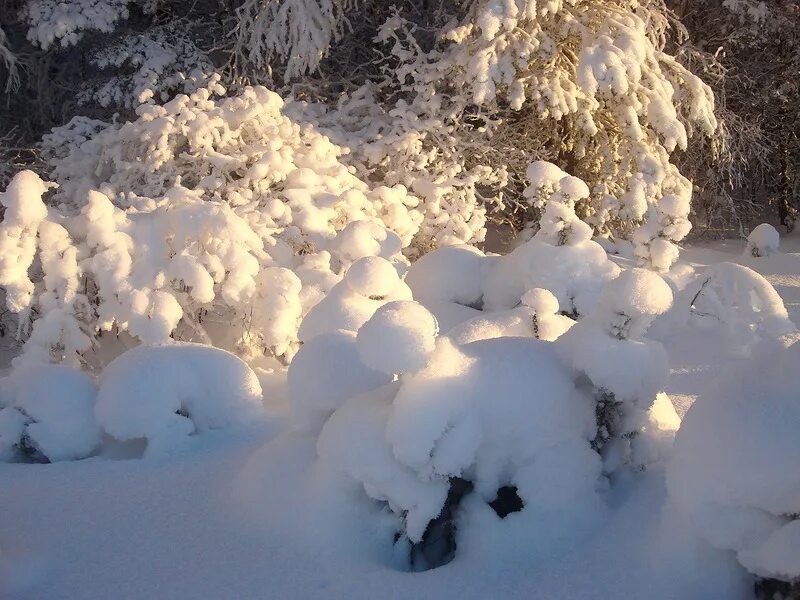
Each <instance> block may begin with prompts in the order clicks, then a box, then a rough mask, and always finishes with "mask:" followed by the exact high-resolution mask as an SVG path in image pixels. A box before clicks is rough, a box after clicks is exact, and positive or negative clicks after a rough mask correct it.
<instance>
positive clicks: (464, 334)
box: [447, 288, 575, 345]
mask: <svg viewBox="0 0 800 600" xmlns="http://www.w3.org/2000/svg"><path fill="white" fill-rule="evenodd" d="M520 302H521V305H520V306H518V307H516V308H512V309H510V310H501V311H499V312H484V313H482V314H481V315H479V316H476V317H472V318H471V319H468V320H466V321H464V322H462V323H460V324H458V325H456V326H455V327H452V328H451V329H449V330H448V331H447V337H449V338H450V339H451V340H453V342H455V343H456V344H459V345H463V344H468V343H470V342H475V341H478V340H488V339H492V338H498V337H507V336H512V337H534V338H537V339H540V340H545V341H548V342H552V341H555V340H556V339H557V338H558V337H559V336H561V335H562V334H563V333H564V332H565V331H567V330H568V329H569V328H570V327H572V326H573V325H575V321H574V320H572V319H571V318H570V317H568V316H566V315H562V314H560V313H559V312H558V311H559V307H558V300H557V299H556V297H555V296H554V295H553V293H552V292H550V291H549V290H545V289H542V288H533V289H531V290H528V291H527V292H525V294H523V296H522V299H521V300H520Z"/></svg>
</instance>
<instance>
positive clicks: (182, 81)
mask: <svg viewBox="0 0 800 600" xmlns="http://www.w3.org/2000/svg"><path fill="white" fill-rule="evenodd" d="M91 63H92V64H93V65H94V66H96V67H98V68H99V69H101V70H103V71H107V72H109V73H110V76H109V77H108V79H106V80H105V81H100V82H97V83H89V84H87V85H86V86H84V89H83V90H82V91H81V93H80V94H79V95H78V101H79V102H80V103H82V104H86V103H88V102H90V101H92V102H96V103H97V104H99V105H100V106H103V107H107V106H122V107H125V108H135V107H136V106H138V105H139V104H143V103H144V102H148V101H151V100H154V101H156V102H163V101H165V100H168V99H169V98H170V97H171V96H174V95H175V93H176V92H181V93H185V94H190V93H192V92H194V91H196V90H197V89H198V88H200V87H203V86H204V85H206V83H207V82H208V81H209V80H210V79H211V76H212V73H213V71H214V66H213V65H212V64H211V61H210V59H209V58H208V56H207V55H206V54H205V52H203V51H202V50H200V49H199V48H198V47H197V46H196V45H195V44H194V42H192V40H191V39H190V38H189V36H188V35H187V33H186V32H185V31H180V30H179V29H178V26H177V25H176V26H174V27H171V26H164V27H152V28H150V29H148V30H147V31H145V32H143V33H141V34H136V35H126V36H123V38H122V39H121V40H120V41H119V42H118V43H116V44H114V45H112V46H109V47H106V48H103V49H102V50H100V52H98V53H97V54H95V55H94V56H93V57H92V59H91Z"/></svg>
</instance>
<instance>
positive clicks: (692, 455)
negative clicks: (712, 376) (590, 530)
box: [668, 334, 800, 597]
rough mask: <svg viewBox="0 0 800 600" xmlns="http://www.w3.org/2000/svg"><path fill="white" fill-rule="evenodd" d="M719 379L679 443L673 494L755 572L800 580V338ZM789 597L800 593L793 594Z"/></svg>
mask: <svg viewBox="0 0 800 600" xmlns="http://www.w3.org/2000/svg"><path fill="white" fill-rule="evenodd" d="M760 350H761V352H759V353H758V354H757V355H754V357H753V358H751V359H748V360H747V361H746V362H742V363H740V364H736V365H735V366H734V367H733V368H732V369H730V370H729V371H728V372H726V373H721V374H720V376H719V379H718V385H717V386H716V387H715V388H714V389H712V390H710V391H709V392H707V393H705V394H703V395H701V396H700V397H699V398H698V399H697V401H696V402H695V403H694V405H692V407H691V408H690V409H689V411H688V412H687V414H686V416H685V418H684V420H683V424H682V426H681V428H680V431H679V432H678V434H677V436H676V438H675V447H674V458H673V461H672V464H671V465H670V467H669V472H668V484H669V494H670V497H671V498H672V499H673V501H674V502H675V503H676V504H677V505H678V506H680V507H681V508H682V509H683V510H685V511H686V512H687V513H688V514H689V515H691V517H692V519H693V521H694V523H695V525H696V526H697V527H698V528H700V530H701V531H702V532H703V534H704V535H705V536H706V538H707V539H708V541H709V542H711V544H713V545H714V546H716V547H717V548H722V549H725V550H733V551H735V552H736V553H737V556H738V558H739V561H740V562H741V563H742V565H744V566H745V567H746V568H747V569H748V570H749V571H750V572H752V573H754V574H756V575H758V576H760V577H763V578H772V579H778V580H781V581H784V582H797V581H800V520H798V518H799V517H800V469H798V468H797V466H798V465H799V464H800V436H798V434H797V432H798V430H800V393H798V385H797V372H798V369H800V338H798V335H797V334H792V335H788V336H785V337H783V338H781V339H780V340H779V342H777V343H776V342H774V341H773V342H764V343H763V345H762V347H761V348H760ZM783 591H784V592H786V593H787V595H786V596H783V597H796V593H797V588H796V586H795V588H794V592H793V593H791V592H789V591H788V590H783Z"/></svg>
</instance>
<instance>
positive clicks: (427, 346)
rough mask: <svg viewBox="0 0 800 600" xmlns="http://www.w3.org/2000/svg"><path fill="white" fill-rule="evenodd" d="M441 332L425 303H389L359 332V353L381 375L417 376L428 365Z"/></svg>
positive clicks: (366, 363)
mask: <svg viewBox="0 0 800 600" xmlns="http://www.w3.org/2000/svg"><path fill="white" fill-rule="evenodd" d="M438 331H439V326H438V325H437V323H436V318H435V317H434V316H433V315H432V314H431V313H430V311H428V309H426V308H425V307H424V306H422V304H419V303H418V302H411V301H396V302H389V303H387V304H384V305H383V306H381V307H380V308H379V309H378V310H377V311H376V312H375V314H374V315H372V317H370V319H369V320H368V321H367V322H366V323H364V325H362V326H361V328H360V329H359V330H358V353H359V355H360V356H361V360H362V361H363V362H364V364H365V365H367V366H368V367H370V368H372V369H375V370H376V371H380V372H381V373H387V374H389V375H392V374H400V373H413V372H415V371H418V370H420V369H421V368H422V367H424V366H425V365H426V364H427V362H428V359H429V357H430V355H431V354H432V353H433V350H434V347H435V346H436V334H437V333H438Z"/></svg>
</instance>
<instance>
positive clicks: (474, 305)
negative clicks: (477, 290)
mask: <svg viewBox="0 0 800 600" xmlns="http://www.w3.org/2000/svg"><path fill="white" fill-rule="evenodd" d="M462 306H466V307H467V308H474V309H475V310H483V296H481V297H480V298H478V299H477V300H475V302H472V303H470V304H463V305H462Z"/></svg>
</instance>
